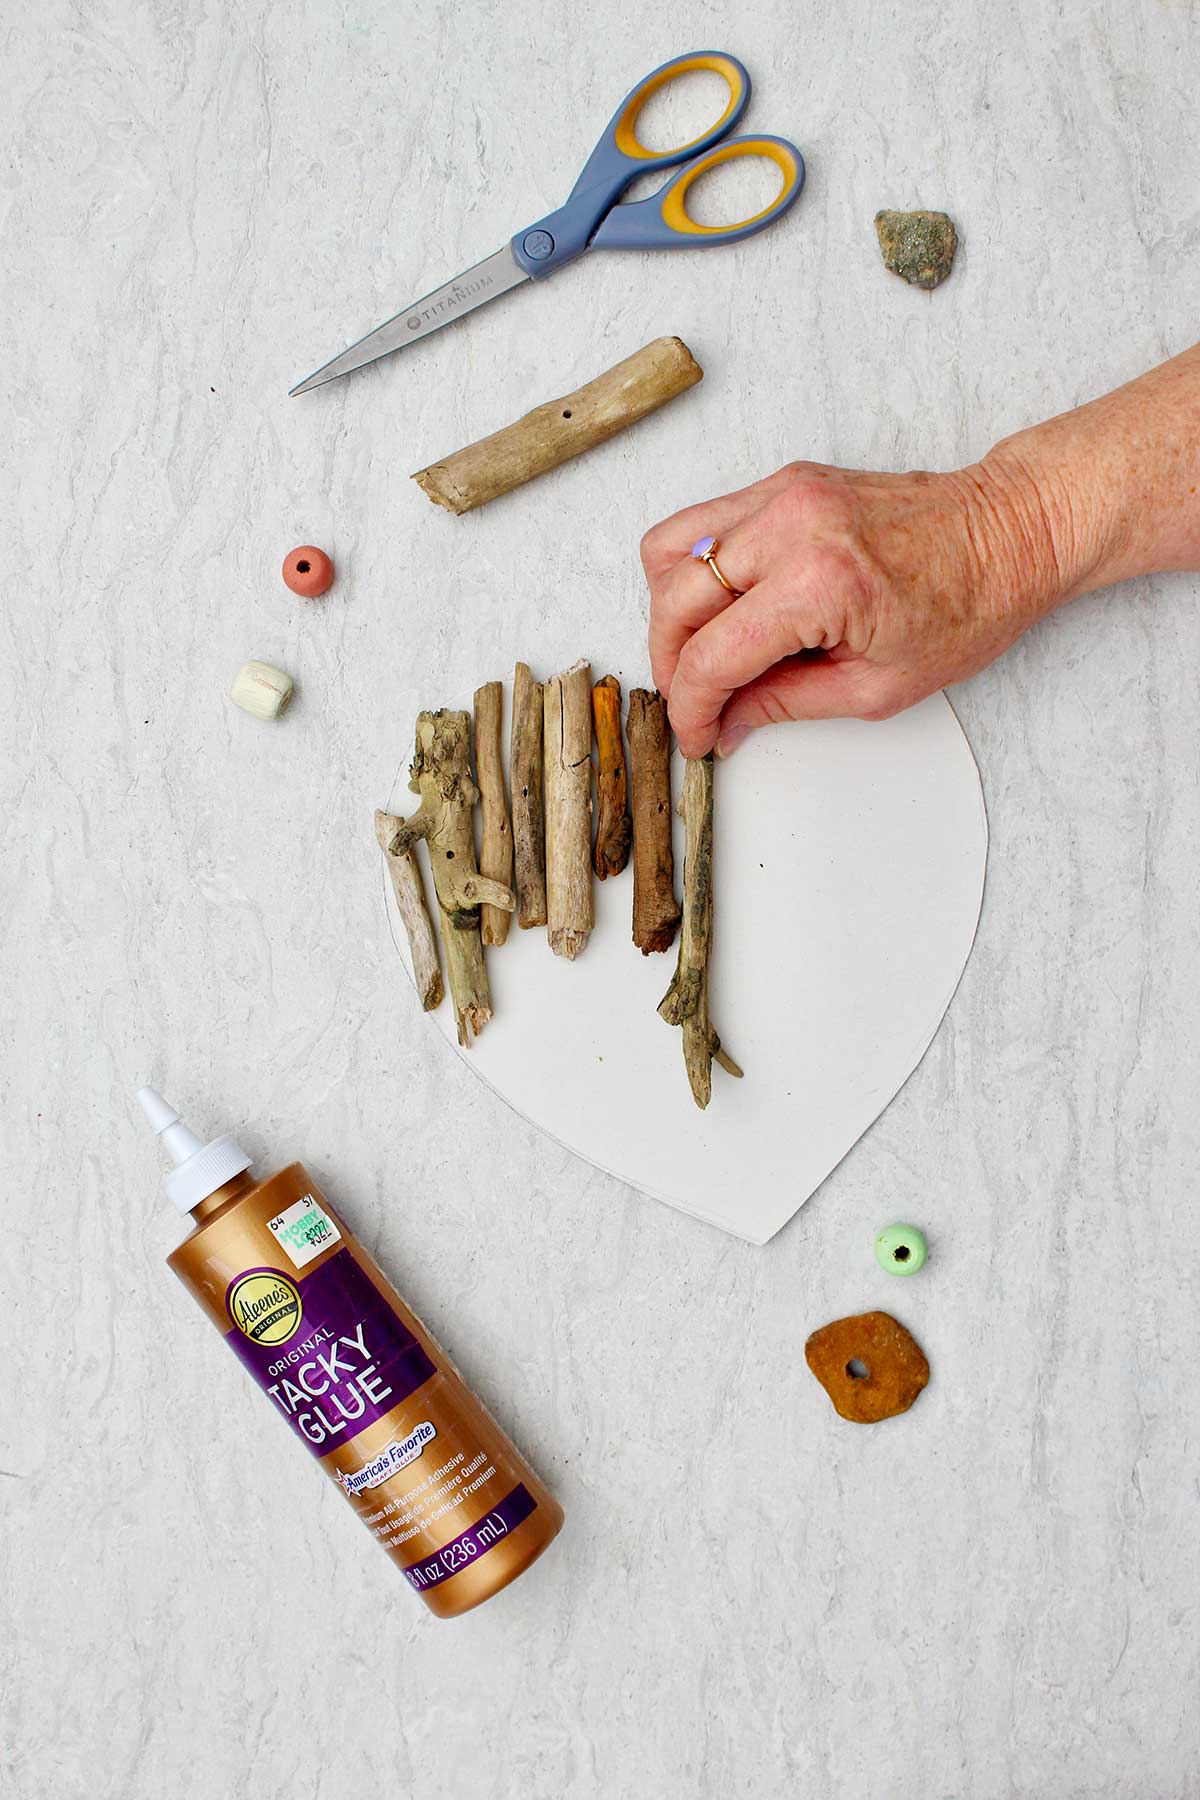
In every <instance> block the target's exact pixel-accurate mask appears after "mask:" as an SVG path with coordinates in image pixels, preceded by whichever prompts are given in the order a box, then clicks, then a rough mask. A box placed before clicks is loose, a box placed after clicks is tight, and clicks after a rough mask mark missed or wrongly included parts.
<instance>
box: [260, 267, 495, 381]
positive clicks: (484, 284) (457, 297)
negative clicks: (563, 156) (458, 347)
mask: <svg viewBox="0 0 1200 1800" xmlns="http://www.w3.org/2000/svg"><path fill="white" fill-rule="evenodd" d="M528 280H529V277H528V275H527V274H526V273H525V271H524V269H523V268H521V266H520V264H519V263H518V262H517V260H516V258H515V257H514V256H513V253H512V251H511V250H510V249H509V247H508V245H507V244H505V246H504V248H503V250H497V252H496V254H495V255H494V256H488V257H485V258H484V260H483V261H482V262H478V263H476V264H475V266H474V268H472V269H465V270H464V271H463V273H462V274H461V275H459V276H458V277H457V278H456V279H455V280H454V281H448V282H446V284H445V286H444V287H440V288H434V290H433V292H432V294H426V295H425V297H424V298H423V299H421V300H414V301H413V303H412V305H411V306H406V307H405V308H404V310H403V312H398V313H397V314H396V315H395V317H394V318H391V319H388V320H387V321H386V322H385V323H384V324H382V325H380V326H378V327H377V328H376V329H375V330H374V331H369V332H368V333H367V335H366V337H363V338H359V340H358V342H357V343H356V344H351V345H350V348H349V349H348V350H343V351H342V353H341V355H340V356H335V357H334V358H333V360H332V362H327V363H323V364H322V366H321V367H320V368H319V369H316V370H314V372H313V373H312V374H311V375H310V376H308V378H307V379H306V380H304V381H300V382H297V384H296V386H295V387H294V388H289V390H288V392H289V394H306V393H307V392H308V390H309V388H315V387H320V386H321V384H322V383H323V382H326V381H334V380H336V379H337V377H338V376H339V375H348V374H349V373H350V371H351V369H361V368H362V367H363V366H364V364H366V363H369V362H374V361H375V360H376V359H377V358H378V357H380V356H388V355H390V354H391V352H392V351H393V350H401V349H403V348H404V346H405V345H406V344H415V343H417V341H418V340H419V339H420V338H423V337H428V336H429V334H430V332H431V331H440V330H441V328H442V326H443V325H451V324H453V322H454V320H455V319H461V318H462V317H463V314H464V313H469V312H474V311H475V308H476V307H477V306H486V305H487V303H488V301H489V300H495V299H496V298H497V297H498V296H499V295H500V294H507V293H508V291H509V289H510V288H515V287H517V286H519V284H520V283H521V282H522V281H528Z"/></svg>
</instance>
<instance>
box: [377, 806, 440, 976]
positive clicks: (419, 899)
mask: <svg viewBox="0 0 1200 1800" xmlns="http://www.w3.org/2000/svg"><path fill="white" fill-rule="evenodd" d="M403 824H404V820H403V819H398V818H396V816H395V815H394V814H393V813H385V812H377V813H376V814H375V838H376V842H377V843H378V845H379V848H380V849H381V850H382V851H383V854H384V857H385V859H386V861H387V866H388V873H389V875H390V876H391V878H392V892H393V893H394V894H395V896H396V905H397V906H398V907H399V909H400V917H401V919H402V920H403V922H404V930H405V935H406V936H407V938H408V953H409V956H410V957H411V958H412V972H413V980H414V982H415V983H416V986H417V993H418V995H419V996H420V1000H421V1005H422V1006H423V1007H424V1009H425V1011H426V1012H433V1011H434V1009H435V1008H436V1007H439V1006H440V1005H441V1004H442V999H443V996H444V995H445V992H446V989H445V985H444V983H443V981H442V971H441V968H440V966H439V964H438V953H437V939H436V938H435V937H434V935H433V920H432V919H431V918H430V917H429V910H428V908H427V907H426V905H425V884H424V882H423V881H422V880H421V871H420V869H419V868H418V867H417V853H416V851H415V850H406V851H405V853H404V855H403V856H393V854H392V848H391V846H392V839H393V838H394V837H395V835H396V833H397V831H399V829H400V827H401V826H402V825H403Z"/></svg>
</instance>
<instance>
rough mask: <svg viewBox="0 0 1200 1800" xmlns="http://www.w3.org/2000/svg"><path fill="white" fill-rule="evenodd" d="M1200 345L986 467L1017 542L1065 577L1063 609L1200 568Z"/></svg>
mask: <svg viewBox="0 0 1200 1800" xmlns="http://www.w3.org/2000/svg"><path fill="white" fill-rule="evenodd" d="M1198 417H1200V346H1198V347H1197V348H1196V349H1194V350H1189V351H1185V352H1184V354H1183V355H1182V356H1177V357H1175V358H1173V359H1172V361H1171V362H1168V363H1163V364H1162V365H1161V367H1159V368H1157V369H1151V370H1150V371H1149V372H1148V373H1147V374H1145V375H1142V376H1139V378H1138V379H1137V380H1136V381H1131V382H1130V383H1129V384H1128V385H1127V386H1126V387H1123V388H1118V389H1117V390H1116V391H1115V392H1114V393H1111V394H1104V395H1102V396H1101V398H1100V399H1098V400H1093V401H1090V402H1089V403H1088V404H1087V405H1086V406H1081V407H1078V408H1077V409H1076V410H1075V411H1074V412H1070V413H1063V414H1062V415H1061V416H1060V417H1058V418H1055V419H1047V420H1046V422H1045V423H1044V424H1041V425H1035V426H1033V427H1032V428H1030V429H1029V430H1027V431H1020V432H1017V433H1016V434H1015V435H1014V436H1013V437H1009V438H1005V439H1004V440H1003V441H1002V442H1001V443H999V444H997V445H996V447H995V448H994V449H993V450H990V451H989V452H988V454H987V455H986V456H985V457H984V459H983V461H982V463H980V464H977V465H976V469H977V470H981V471H983V479H984V481H985V483H986V484H988V485H990V486H992V487H993V488H997V489H999V490H1000V492H1002V493H1004V494H1006V495H1007V496H1008V500H1007V502H1006V503H1005V510H1006V511H1007V512H1008V514H1009V515H1010V518H1014V519H1016V520H1017V521H1018V522H1019V523H1018V525H1017V530H1018V535H1019V536H1020V535H1024V536H1026V537H1027V538H1028V540H1029V541H1030V543H1032V544H1034V545H1037V544H1039V543H1040V545H1041V547H1042V553H1043V555H1044V556H1045V557H1046V558H1048V559H1049V560H1052V562H1053V564H1054V565H1055V566H1056V568H1057V571H1058V582H1057V590H1058V591H1057V595H1056V598H1054V599H1053V600H1052V601H1051V604H1052V605H1057V604H1059V602H1061V601H1063V600H1069V599H1072V598H1074V597H1075V596H1076V595H1077V594H1087V593H1091V592H1092V591H1093V590H1094V589H1096V588H1102V587H1109V586H1111V585H1112V584H1113V583H1114V582H1118V581H1128V580H1130V579H1131V578H1132V577H1134V576H1137V575H1148V574H1155V573H1158V572H1159V571H1161V570H1165V569H1195V568H1200V498H1198V490H1200V438H1198V437H1197V434H1196V429H1195V422H1196V419H1197V418H1198Z"/></svg>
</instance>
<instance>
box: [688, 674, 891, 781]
mask: <svg viewBox="0 0 1200 1800" xmlns="http://www.w3.org/2000/svg"><path fill="white" fill-rule="evenodd" d="M876 682H877V674H876V671H874V670H873V669H871V668H870V666H869V665H868V664H865V663H862V662H858V661H847V662H833V661H831V660H830V658H829V657H828V656H826V655H824V654H821V655H819V656H789V657H788V658H787V659H786V660H785V661H783V662H781V663H777V664H776V665H775V667H774V668H773V669H770V670H768V672H767V673H766V674H765V675H760V676H758V678H757V679H756V680H755V681H750V682H747V683H746V686H745V687H743V688H739V689H738V691H737V693H736V694H734V695H733V696H732V697H731V698H730V699H729V700H728V701H727V702H726V704H725V706H724V707H723V708H722V711H721V722H720V728H719V730H718V733H717V755H718V756H732V755H733V752H734V751H735V750H736V749H737V747H738V745H739V744H740V743H742V742H744V740H745V739H746V738H747V737H749V735H750V733H751V732H752V731H757V730H759V728H760V727H761V726H763V725H778V724H781V723H782V722H783V721H784V720H788V719H847V718H849V719H855V718H863V717H864V716H865V715H866V714H867V713H869V712H870V711H871V710H872V708H873V707H874V706H875V705H876V704H877V695H876V693H875V686H876Z"/></svg>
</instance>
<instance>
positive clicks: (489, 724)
mask: <svg viewBox="0 0 1200 1800" xmlns="http://www.w3.org/2000/svg"><path fill="white" fill-rule="evenodd" d="M503 708H504V689H503V687H502V686H501V684H500V682H498V681H489V682H488V683H487V684H486V685H485V686H484V687H481V688H476V690H475V775H476V779H477V780H478V782H479V799H480V811H481V812H482V815H483V844H482V847H481V849H480V852H479V868H480V871H481V873H482V874H484V875H490V876H491V878H492V880H493V881H502V882H503V883H504V885H505V886H506V887H511V885H512V878H513V843H512V827H511V825H510V824H509V821H508V801H507V800H506V799H505V796H504V761H503V758H502V757H501V755H500V717H501V713H502V711H503ZM510 917H511V909H509V910H508V911H506V910H505V909H504V908H503V907H502V906H488V905H485V906H483V907H481V909H480V914H479V931H480V936H481V937H482V939H483V941H484V944H485V945H488V944H502V943H504V941H505V939H506V938H507V937H508V925H509V919H510Z"/></svg>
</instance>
